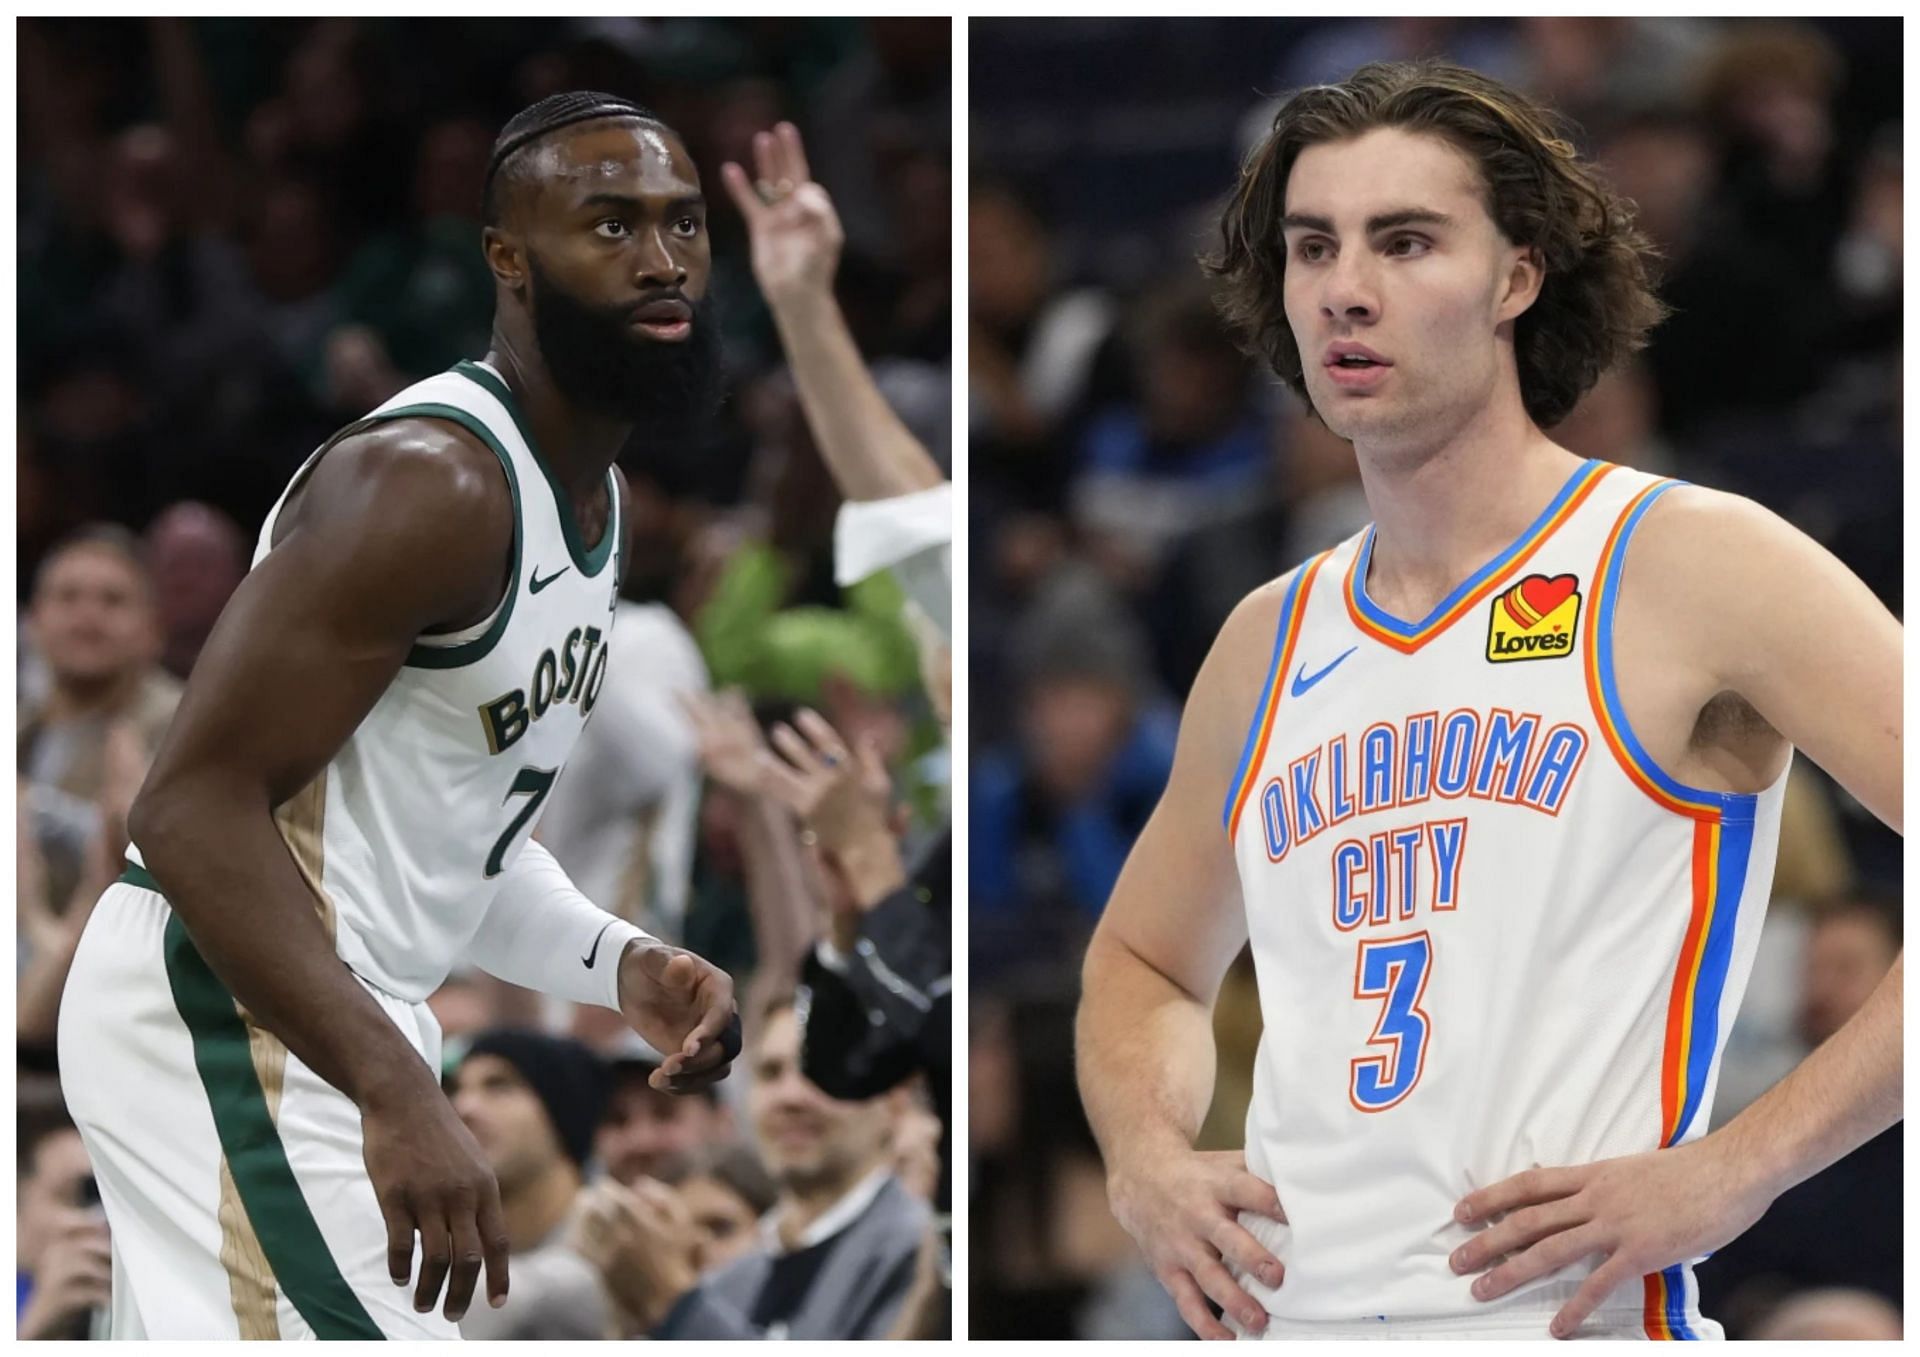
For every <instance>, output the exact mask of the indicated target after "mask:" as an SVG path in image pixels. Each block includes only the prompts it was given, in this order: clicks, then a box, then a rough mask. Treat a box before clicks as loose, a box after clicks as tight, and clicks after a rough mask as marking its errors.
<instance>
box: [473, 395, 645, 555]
mask: <svg viewBox="0 0 1920 1357" xmlns="http://www.w3.org/2000/svg"><path fill="white" fill-rule="evenodd" d="M453 370H454V371H455V372H457V373H459V374H460V375H461V376H462V377H465V378H466V379H467V380H468V381H471V382H473V383H475V384H476V385H478V386H480V387H483V388H485V390H486V391H487V393H488V394H489V395H491V396H493V397H494V398H496V399H497V400H498V401H499V402H500V403H501V404H502V405H504V406H506V407H507V413H508V414H509V415H512V416H513V423H514V427H515V428H517V429H519V430H520V437H521V438H523V439H525V440H526V443H527V451H529V452H531V453H532V454H533V460H534V461H535V462H536V463H537V464H538V465H539V467H540V474H541V475H543V476H545V477H546V478H547V484H548V485H549V486H551V487H552V488H553V502H554V505H555V507H557V508H558V509H559V511H560V532H561V535H562V536H564V537H565V538H566V539H567V554H568V555H569V556H571V557H573V563H574V564H575V565H576V566H578V567H579V568H580V573H581V574H583V575H585V576H587V577H588V578H589V579H591V578H592V577H593V576H595V575H598V574H599V573H600V572H601V570H602V569H604V568H605V567H606V564H607V557H608V555H609V554H610V553H611V551H612V548H613V539H614V538H615V537H616V536H618V535H619V529H620V487H619V485H618V484H616V483H615V481H614V479H613V468H612V467H608V468H607V526H606V527H605V528H604V529H603V530H602V531H601V533H600V540H599V541H598V542H596V543H594V544H593V545H592V546H591V547H589V546H588V545H587V544H586V543H585V542H583V541H581V540H580V520H579V518H578V517H577V516H576V515H575V514H574V511H573V497H572V496H571V495H569V494H568V493H567V487H566V486H564V485H562V484H560V480H559V478H558V477H557V476H555V475H554V474H553V468H552V467H550V466H548V465H547V459H546V458H544V457H542V456H541V455H540V447H539V445H538V444H537V443H535V442H534V441H533V430H532V429H530V428H528V427H527V421H526V418H525V417H524V416H523V415H521V413H520V406H519V403H518V402H517V401H515V400H514V398H513V392H511V391H509V390H508V389H507V384H506V383H505V382H503V381H501V380H500V379H499V378H498V377H496V376H495V375H494V374H493V371H492V370H491V369H489V368H483V367H481V366H480V365H479V364H478V363H471V362H467V361H465V360H462V361H461V362H458V363H455V364H454V365H453Z"/></svg>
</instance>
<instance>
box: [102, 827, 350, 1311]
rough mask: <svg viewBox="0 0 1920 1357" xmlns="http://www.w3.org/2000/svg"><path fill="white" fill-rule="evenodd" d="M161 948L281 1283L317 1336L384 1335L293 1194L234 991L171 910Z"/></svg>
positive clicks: (243, 1195) (246, 1199)
mask: <svg viewBox="0 0 1920 1357" xmlns="http://www.w3.org/2000/svg"><path fill="white" fill-rule="evenodd" d="M136 870H137V869H136V868H135V867H134V865H133V864H131V863H129V864H128V869H127V874H126V875H125V876H123V877H121V880H123V881H130V882H131V883H132V884H134V885H144V884H145V882H143V881H141V880H140V879H139V878H141V877H144V878H145V880H146V881H149V882H150V881H152V880H153V878H152V876H150V875H148V873H147V872H145V871H144V870H139V871H138V875H137V876H136V874H135V873H136ZM148 889H152V888H151V887H148ZM164 945H165V951H166V962H167V981H168V983H169V984H170V985H171V986H172V988H173V1005H174V1007H175V1008H176V1009H178V1010H179V1012H180V1017H181V1019H182V1021H184V1022H185V1023H186V1025H187V1030H188V1031H189V1032H190V1033H192V1035H193V1063H194V1066H195V1067H196V1068H197V1069H198V1070H199V1071H200V1082H201V1084H202V1085H203V1086H204V1087H205V1088H206V1091H207V1103H208V1105H209V1106H210V1107H211V1108H212V1110H213V1124H214V1128H215V1129H216V1130H217V1131H218V1132H219V1135H220V1148H221V1150H222V1151H223V1152H224V1153H225V1155H226V1157H227V1166H228V1167H229V1168H230V1169H231V1170H232V1172H233V1183H234V1186H235V1188H237V1189H238V1190H239V1193H240V1203H241V1205H242V1206H244V1207H245V1208H246V1211H247V1219H248V1221H249V1222H251V1223H252V1225H253V1232H254V1234H255V1235H256V1236H258V1238H259V1240H260V1248H261V1250H262V1251H263V1252H264V1253H265V1254H266V1255H267V1261H268V1262H269V1263H271V1264H272V1265H273V1273H274V1279H275V1281H276V1282H277V1283H278V1285H279V1287H280V1290H281V1291H282V1292H283V1293H285V1295H286V1297H287V1299H288V1300H290V1301H292V1302H293V1307H294V1309H296V1310H298V1311H299V1312H300V1317H301V1318H302V1319H304V1320H306V1321H307V1323H308V1324H309V1325H311V1326H312V1328H313V1332H314V1336H315V1337H316V1338H385V1337H386V1335H385V1334H383V1333H382V1332H380V1326H379V1325H377V1324H375V1323H374V1322H373V1319H372V1317H371V1316H369V1315H368V1314H367V1310H366V1307H365V1306H363V1305H362V1304H361V1303H360V1298H359V1297H358V1296H356V1295H354V1293H353V1288H352V1287H351V1286H349V1285H347V1279H346V1278H345V1277H343V1276H341V1275H340V1268H339V1265H338V1264H336V1263H335V1262H334V1260H333V1255H332V1254H330V1253H329V1252H327V1242H326V1240H325V1238H324V1237H322V1235H321V1233H320V1226H319V1225H318V1224H317V1223H316V1222H315V1220H314V1218H313V1212H312V1210H311V1209H310V1208H309V1207H308V1206H307V1199H306V1197H304V1196H303V1195H301V1191H300V1183H299V1181H298V1180H297V1179H296V1178H295V1177H294V1176H293V1167H292V1166H291V1165H290V1164H288V1163H287V1150H286V1146H285V1145H283V1144H282V1143H281V1141H280V1131H279V1128H278V1127H276V1126H275V1125H274V1124H273V1114H272V1113H271V1112H270V1111H268V1109H267V1095H266V1092H265V1090H263V1089H262V1088H261V1087H260V1076H259V1074H258V1073H257V1072H256V1071H255V1070H254V1067H253V1052H252V1049H251V1046H250V1043H249V1041H248V1038H247V1025H246V1023H245V1022H243V1021H242V1020H241V1017H240V1013H239V1010H238V1009H236V1008H235V1007H234V1001H233V995H232V994H230V993H228V991H227V988H226V986H224V985H222V984H221V983H220V980H219V977H218V976H216V975H214V973H213V968H212V967H210V966H208V965H207V962H206V958H204V957H202V956H201V955H200V951H199V949H198V948H197V947H195V946H194V945H193V939H192V937H190V936H189V935H188V933H187V930H186V926H185V925H184V924H182V923H181V922H180V916H179V915H178V914H173V915H171V916H170V917H169V918H168V919H167V929H166V942H165V944H164Z"/></svg>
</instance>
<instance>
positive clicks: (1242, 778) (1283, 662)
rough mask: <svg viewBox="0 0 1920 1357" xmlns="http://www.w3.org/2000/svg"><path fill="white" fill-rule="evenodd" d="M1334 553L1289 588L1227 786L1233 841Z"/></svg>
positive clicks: (1226, 814) (1304, 570)
mask: <svg viewBox="0 0 1920 1357" xmlns="http://www.w3.org/2000/svg"><path fill="white" fill-rule="evenodd" d="M1332 554H1333V552H1332V550H1331V549H1329V550H1327V551H1323V552H1321V553H1320V554H1319V555H1318V556H1315V557H1314V558H1313V559H1312V560H1311V561H1309V562H1308V563H1307V564H1306V565H1304V566H1302V567H1301V568H1300V569H1299V570H1298V571H1297V572H1295V574H1294V577H1293V580H1292V582H1291V583H1289V584H1288V585H1287V592H1286V596H1285V597H1284V598H1283V599H1282V600H1281V602H1280V622H1279V625H1278V626H1277V627H1276V628H1275V629H1274V636H1273V661H1272V663H1271V664H1269V665H1268V667H1267V682H1266V686H1265V688H1263V689H1262V690H1261V696H1260V706H1259V707H1258V708H1257V709H1256V710H1255V712H1254V716H1253V724H1252V726H1250V727H1249V728H1248V730H1247V739H1246V743H1245V744H1243V745H1242V746H1241V747H1240V766H1239V767H1238V768H1237V769H1235V770H1234V774H1233V780H1232V781H1231V782H1229V783H1228V784H1227V804H1226V806H1225V807H1224V808H1223V809H1222V811H1221V822H1222V823H1223V824H1224V825H1225V827H1226V831H1227V838H1228V839H1230V840H1231V839H1233V838H1235V837H1237V836H1238V834H1239V832H1240V812H1241V810H1242V809H1243V808H1244V807H1245V806H1246V804H1247V793H1248V792H1250V791H1251V790H1252V789H1253V784H1254V782H1255V781H1256V780H1258V778H1259V776H1260V767H1261V765H1262V764H1263V763H1264V762H1265V761H1266V757H1267V741H1268V739H1270V738H1271V737H1272V735H1273V713H1274V709H1275V708H1277V707H1278V706H1279V705H1280V690H1281V689H1282V688H1283V687H1284V686H1285V684H1286V674H1287V666H1288V665H1290V664H1292V663H1293V647H1294V643H1295V642H1296V641H1298V640H1299V639H1300V621H1301V618H1302V617H1304V616H1305V615H1306V611H1307V595H1308V594H1310V593H1311V592H1312V591H1313V577H1314V576H1315V575H1317V574H1319V573H1320V566H1321V565H1322V563H1324V562H1325V561H1326V559H1327V557H1329V556H1331V555H1332Z"/></svg>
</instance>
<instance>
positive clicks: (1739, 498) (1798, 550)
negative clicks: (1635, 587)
mask: <svg viewBox="0 0 1920 1357" xmlns="http://www.w3.org/2000/svg"><path fill="white" fill-rule="evenodd" d="M1820 550H1821V549H1820V547H1819V546H1818V545H1816V544H1815V543H1814V542H1813V540H1812V539H1811V538H1809V537H1807V536H1806V535H1805V534H1804V533H1802V532H1801V531H1800V530H1799V529H1798V528H1795V527H1794V526H1793V525H1792V524H1790V523H1788V522H1787V521H1786V520H1785V519H1784V518H1782V517H1780V515H1778V514H1776V513H1774V512H1773V510H1771V509H1768V508H1767V507H1766V506H1764V505H1762V504H1760V503H1758V502H1756V501H1754V500H1751V499H1748V498H1747V497H1746V496H1744V495H1736V494H1731V493H1729V492H1727V491H1724V490H1713V489H1710V488H1708V487H1706V486H1703V485H1694V484H1692V483H1690V482H1687V481H1675V482H1672V483H1670V484H1669V485H1667V486H1666V487H1665V489H1663V490H1662V492H1661V493H1660V494H1659V496H1658V497H1657V498H1655V499H1654V500H1653V501H1652V502H1651V503H1650V504H1649V505H1648V506H1647V511H1646V514H1645V516H1644V519H1643V521H1642V522H1641V523H1639V524H1638V525H1637V526H1636V527H1635V529H1634V532H1633V536H1632V538H1631V540H1630V541H1629V542H1628V545H1627V566H1628V571H1629V575H1630V576H1632V575H1640V576H1642V577H1645V576H1647V575H1653V576H1656V577H1657V578H1659V579H1660V580H1661V581H1662V582H1663V584H1665V585H1667V586H1670V587H1674V588H1679V589H1685V588H1687V587H1688V585H1689V582H1696V583H1698V584H1700V585H1706V586H1720V585H1723V584H1724V583H1725V582H1726V581H1728V580H1737V579H1739V578H1741V577H1742V576H1748V577H1750V574H1751V572H1753V571H1755V570H1765V569H1771V568H1786V569H1791V568H1792V567H1793V566H1794V565H1795V564H1796V563H1797V562H1803V561H1807V560H1809V559H1811V557H1812V556H1813V554H1816V553H1819V552H1820Z"/></svg>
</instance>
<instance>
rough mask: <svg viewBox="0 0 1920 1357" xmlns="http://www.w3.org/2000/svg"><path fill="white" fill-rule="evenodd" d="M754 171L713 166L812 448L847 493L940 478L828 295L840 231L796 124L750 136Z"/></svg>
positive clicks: (916, 486) (917, 485) (880, 492)
mask: <svg viewBox="0 0 1920 1357" xmlns="http://www.w3.org/2000/svg"><path fill="white" fill-rule="evenodd" d="M753 154H754V175H755V177H754V178H753V179H752V180H750V179H749V178H748V175H747V172H746V170H744V169H743V168H741V167H740V166H738V165H734V164H727V165H723V166H722V167H721V170H720V173H721V177H722V178H723V179H724V180H725V181H726V185H727V192H728V194H729V195H730V196H731V197H732V198H733V201H734V204H735V206H737V207H738V208H739V209H740V215H741V216H742V217H743V218H745V220H746V223H747V230H748V232H749V234H750V235H751V236H752V238H753V273H754V277H755V279H756V280H757V281H758V282H759V284H760V289H761V292H762V293H763V294H764V295H765V296H766V299H767V305H768V307H769V308H770V309H771V310H772V312H773V319H774V324H775V325H776V326H777V327H778V329H779V331H780V342H781V346H782V348H784V349H785V351H786V354H787V361H788V362H789V364H790V365H791V366H792V369H793V380H794V386H795V387H796V389H797V390H798V392H799V395H800V403H801V405H802V406H803V407H804V408H805V410H806V414H807V424H808V426H809V427H810V428H812V430H813V432H814V441H815V442H816V443H818V444H819V447H820V455H821V457H822V458H824V459H825V461H826V463H827V466H828V468H829V470H831V471H832V472H833V477H834V480H835V482H836V483H837V484H838V485H839V486H840V488H841V490H842V492H843V493H844V494H845V495H846V496H847V498H848V499H853V500H870V499H884V498H887V497H889V496H893V495H904V494H908V493H910V492H912V491H915V490H926V489H930V488H932V487H933V486H936V485H938V484H940V481H941V475H940V468H939V466H938V464H937V463H935V462H934V460H933V458H932V457H931V456H930V455H929V454H928V453H927V450H926V449H925V448H924V447H922V446H921V445H920V443H919V440H917V439H916V438H914V436H913V435H912V434H911V433H909V432H908V431H907V427H906V425H904V424H902V423H901V422H900V417H899V416H898V415H896V414H894V412H893V408H892V407H891V406H889V405H888V404H887V402H886V400H885V398H884V397H882V396H881V394H880V389H879V388H878V387H877V386H875V385H874V382H873V376H872V374H871V373H869V372H868V371H867V366H866V363H865V362H864V361H863V360H862V359H861V357H860V350H859V348H858V347H857V346H856V345H855V344H854V342H853V334H852V332H851V331H850V330H848V329H847V321H846V317H845V316H844V315H842V314H841V311H840V304H839V302H837V301H836V300H835V299H834V295H833V275H834V270H835V269H836V268H837V267H838V265H839V261H840V247H841V245H842V244H843V243H844V240H845V236H844V233H843V232H842V231H841V228H840V218H839V215H838V214H837V213H836V212H835V211H834V208H833V200H832V199H831V198H829V197H828V196H827V191H826V190H825V189H824V188H822V187H821V186H820V185H819V184H817V183H815V182H814V180H813V173H812V171H811V170H810V169H809V168H808V166H807V153H806V149H805V148H804V147H803V146H802V145H801V142H800V131H799V129H798V128H796V127H795V126H794V125H793V124H792V123H781V124H779V126H777V127H776V128H775V129H774V130H773V131H771V132H761V133H758V134H756V135H755V137H754V139H753Z"/></svg>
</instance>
